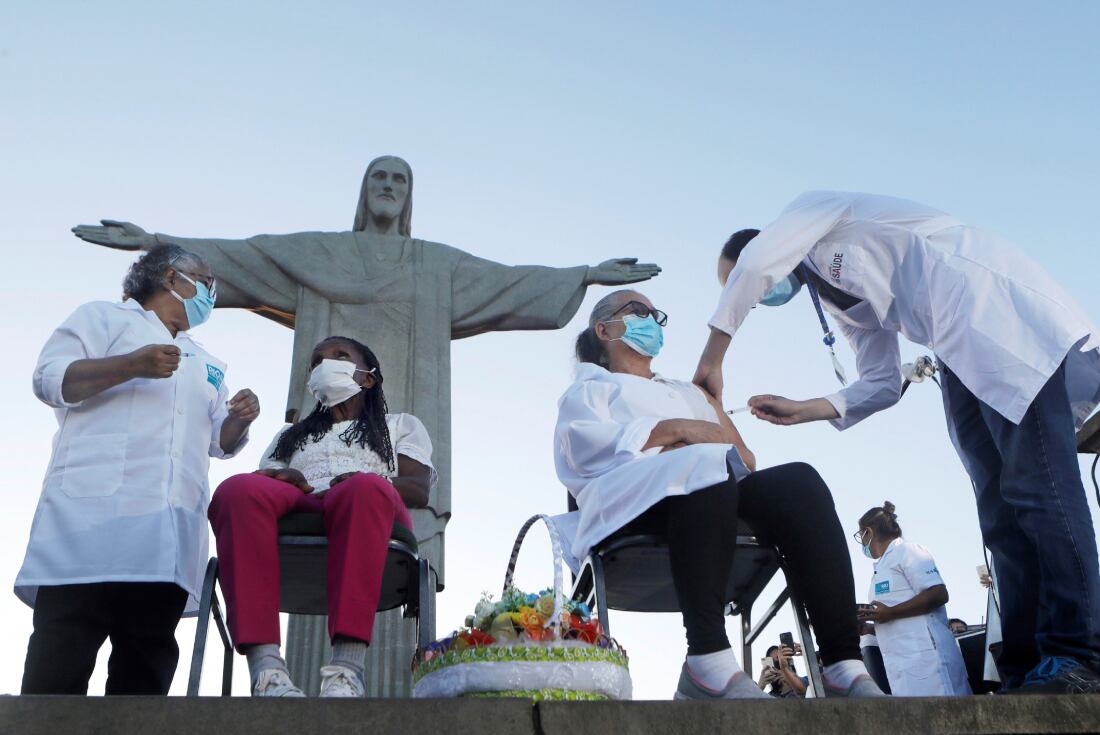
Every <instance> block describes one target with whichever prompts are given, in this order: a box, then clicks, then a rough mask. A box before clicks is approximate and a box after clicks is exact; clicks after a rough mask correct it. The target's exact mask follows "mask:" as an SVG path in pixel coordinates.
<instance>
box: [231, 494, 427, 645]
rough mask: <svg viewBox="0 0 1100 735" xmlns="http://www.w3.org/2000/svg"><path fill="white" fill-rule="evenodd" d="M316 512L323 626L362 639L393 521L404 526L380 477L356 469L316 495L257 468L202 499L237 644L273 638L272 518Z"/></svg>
mask: <svg viewBox="0 0 1100 735" xmlns="http://www.w3.org/2000/svg"><path fill="white" fill-rule="evenodd" d="M296 512H306V513H324V515H325V531H326V533H327V535H328V576H327V584H328V614H329V618H328V632H329V636H330V637H335V636H337V635H341V636H347V637H349V638H355V639H357V640H361V641H366V642H367V643H369V642H370V636H371V629H372V628H373V627H374V614H375V611H376V610H377V608H378V598H379V596H380V595H381V591H382V590H381V588H382V570H383V568H384V566H385V561H386V553H387V547H388V544H389V540H390V533H391V531H392V529H393V525H394V524H395V523H400V524H401V525H403V526H405V527H406V528H412V521H411V520H410V519H409V512H408V510H406V508H405V503H404V502H403V501H402V500H401V496H400V495H399V494H398V492H397V490H396V489H394V487H393V485H391V484H390V483H389V482H388V481H387V480H386V479H385V478H384V477H381V476H379V475H373V474H364V473H361V474H357V475H353V476H352V477H350V478H348V479H347V480H344V481H343V482H341V483H340V484H338V485H336V486H335V487H333V488H332V489H331V490H329V491H328V492H327V493H325V495H324V496H322V497H320V498H318V497H315V496H313V495H306V494H304V493H303V492H302V491H301V490H299V489H298V488H296V487H294V486H293V485H290V484H289V483H286V482H282V481H281V480H274V479H272V478H270V477H264V476H263V475H256V474H247V475H234V476H233V477H230V478H229V479H227V480H226V481H225V482H223V483H222V484H221V485H219V486H218V489H217V491H216V492H215V493H214V497H213V499H212V500H211V501H210V513H209V515H210V524H211V525H212V526H213V527H214V537H215V538H216V539H217V545H218V562H219V568H220V570H219V575H220V577H221V585H222V590H223V591H224V593H225V602H226V607H227V613H228V618H229V632H230V635H232V637H233V642H234V644H235V645H236V646H237V648H238V649H239V648H240V647H241V646H242V645H250V644H253V643H280V642H281V641H280V635H279V551H278V547H277V539H278V521H279V518H281V517H282V516H285V515H287V514H288V513H296Z"/></svg>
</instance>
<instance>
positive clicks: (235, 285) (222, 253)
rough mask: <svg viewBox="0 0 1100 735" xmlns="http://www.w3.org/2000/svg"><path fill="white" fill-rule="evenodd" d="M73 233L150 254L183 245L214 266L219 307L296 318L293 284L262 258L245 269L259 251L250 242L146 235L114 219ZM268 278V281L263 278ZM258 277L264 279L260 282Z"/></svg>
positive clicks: (88, 240) (98, 242) (80, 226)
mask: <svg viewBox="0 0 1100 735" xmlns="http://www.w3.org/2000/svg"><path fill="white" fill-rule="evenodd" d="M72 232H73V234H74V235H76V236H77V237H79V238H80V239H81V240H85V241H87V242H91V243H95V244H96V245H103V246H104V247H108V248H114V249H116V250H144V251H148V250H151V249H153V247H155V246H156V245H158V244H171V245H179V246H180V247H182V248H184V249H186V250H189V251H191V252H193V253H196V254H197V255H199V256H201V257H203V258H205V259H206V261H207V262H209V263H210V267H211V268H212V269H213V271H214V275H215V276H216V277H217V278H218V280H219V281H220V282H221V288H220V289H219V294H218V303H217V305H218V306H219V307H229V308H245V309H257V308H261V307H268V308H269V310H274V311H277V312H279V313H280V314H281V315H282V316H283V317H285V318H279V319H277V321H280V322H282V323H286V320H287V319H292V318H293V316H292V315H293V314H294V312H295V298H296V293H297V288H296V286H295V284H293V283H290V282H289V280H288V279H287V277H286V276H285V275H283V274H280V273H278V272H275V269H273V268H272V267H270V266H269V265H268V264H267V263H266V261H263V260H262V258H261V259H260V261H257V262H249V264H248V265H243V264H242V262H240V261H239V258H241V257H244V256H245V255H246V253H245V251H246V250H255V248H251V249H250V248H249V247H248V241H247V240H227V239H221V238H197V237H196V238H192V237H176V236H175V235H165V234H156V233H151V232H146V231H145V230H144V229H142V228H141V227H139V226H137V225H135V224H134V223H132V222H121V221H119V220H113V219H105V220H101V222H100V224H98V225H77V226H76V227H74V228H73V229H72ZM228 253H234V254H236V255H237V256H238V257H227V255H228ZM254 260H255V259H254ZM265 275H266V276H267V277H266V278H264V277H263V276H265ZM257 276H259V277H260V279H259V281H257ZM276 287H278V288H276ZM265 316H267V314H265Z"/></svg>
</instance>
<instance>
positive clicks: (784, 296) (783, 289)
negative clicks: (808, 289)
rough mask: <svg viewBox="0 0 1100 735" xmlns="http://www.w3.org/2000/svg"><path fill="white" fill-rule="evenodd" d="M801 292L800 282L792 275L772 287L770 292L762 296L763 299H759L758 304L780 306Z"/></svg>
mask: <svg viewBox="0 0 1100 735" xmlns="http://www.w3.org/2000/svg"><path fill="white" fill-rule="evenodd" d="M801 290H802V282H801V281H799V280H798V278H796V277H795V275H794V274H793V273H792V274H790V275H789V276H787V277H786V278H784V279H783V280H782V281H780V282H779V283H777V284H775V285H774V286H772V287H771V290H770V291H768V292H767V293H766V294H764V298H762V299H760V303H761V304H763V305H764V306H782V305H783V304H785V303H787V302H788V301H790V300H791V299H793V298H794V296H795V294H797V293H798V292H799V291H801Z"/></svg>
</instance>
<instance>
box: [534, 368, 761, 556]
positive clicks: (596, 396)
mask: <svg viewBox="0 0 1100 735" xmlns="http://www.w3.org/2000/svg"><path fill="white" fill-rule="evenodd" d="M664 419H698V420H701V421H713V422H715V423H718V416H717V413H716V412H715V410H714V408H713V407H712V406H711V405H710V403H709V402H708V401H707V399H706V397H705V395H704V394H703V392H702V390H700V389H699V387H698V386H695V385H692V384H691V383H687V382H684V381H680V380H669V379H667V378H663V377H661V376H659V375H654V377H653V378H652V379H646V378H641V377H638V376H637V375H628V374H625V373H612V372H609V371H607V370H605V369H603V368H602V367H599V366H598V365H593V364H591V363H581V364H579V365H578V366H577V368H576V372H575V374H574V383H573V384H572V385H571V386H569V388H568V389H567V390H566V391H565V393H564V394H563V395H562V397H561V398H560V399H559V400H558V421H557V425H556V426H555V428H554V466H555V468H556V469H557V472H558V479H560V480H561V481H562V483H563V484H564V485H565V486H566V487H567V488H568V489H569V492H570V493H572V494H573V497H574V498H576V500H577V506H578V507H579V508H580V511H579V521H578V522H577V524H576V531H575V536H574V537H573V538H572V544H571V546H572V552H573V556H574V557H576V559H584V557H585V556H587V554H588V550H589V549H590V548H591V547H592V546H593V545H594V544H596V543H598V542H600V541H602V540H603V539H605V538H607V537H608V536H610V535H611V534H612V533H613V532H615V531H617V530H618V529H620V528H622V527H623V526H624V525H626V524H627V523H628V522H630V521H632V520H633V519H635V518H637V517H638V516H640V515H641V514H642V513H644V512H645V511H646V510H648V509H649V508H650V507H652V506H653V505H655V504H656V503H658V502H659V501H661V500H662V499H664V498H666V497H669V496H673V495H687V494H688V493H691V492H694V491H696V490H701V489H703V488H706V487H710V486H711V485H716V484H717V483H719V482H723V481H725V480H726V479H727V478H728V477H729V469H728V468H727V465H726V461H727V458H726V456H727V454H729V452H730V449H732V445H730V444H694V445H691V446H686V447H681V448H680V449H675V450H672V451H669V452H664V453H662V452H661V447H653V448H650V449H646V450H644V451H643V450H642V447H643V446H644V445H645V443H646V442H647V441H649V436H650V434H652V433H653V429H654V428H655V427H656V426H657V424H658V422H660V421H662V420H664ZM731 459H733V460H734V462H733V463H732V464H733V467H734V475H735V476H736V477H737V478H738V479H741V478H742V477H744V476H745V475H747V474H748V472H749V471H748V468H746V467H745V466H744V463H743V462H741V461H740V457H738V456H737V453H736V452H734V453H733V454H732V455H731ZM559 528H562V529H568V532H572V531H573V528H572V524H568V523H566V524H562V525H561V526H559Z"/></svg>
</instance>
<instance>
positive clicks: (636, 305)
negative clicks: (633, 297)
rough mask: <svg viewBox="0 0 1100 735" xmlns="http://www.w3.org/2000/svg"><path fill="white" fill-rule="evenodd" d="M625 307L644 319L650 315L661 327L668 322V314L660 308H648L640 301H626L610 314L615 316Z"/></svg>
mask: <svg viewBox="0 0 1100 735" xmlns="http://www.w3.org/2000/svg"><path fill="white" fill-rule="evenodd" d="M627 309H629V310H630V313H631V314H633V315H634V316H637V317H641V318H642V319H645V318H646V317H647V316H652V317H653V321H655V322H657V323H658V324H660V325H661V326H662V327H663V326H665V325H666V324H668V314H666V313H664V312H663V311H661V310H660V309H653V308H650V307H648V306H646V305H645V304H643V303H642V302H640V301H628V302H627V303H626V304H624V305H623V306H621V307H619V308H618V309H616V310H615V312H614V313H613V314H612V315H611V316H615V314H618V313H620V312H622V311H626V310H627ZM609 321H610V320H609Z"/></svg>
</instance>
